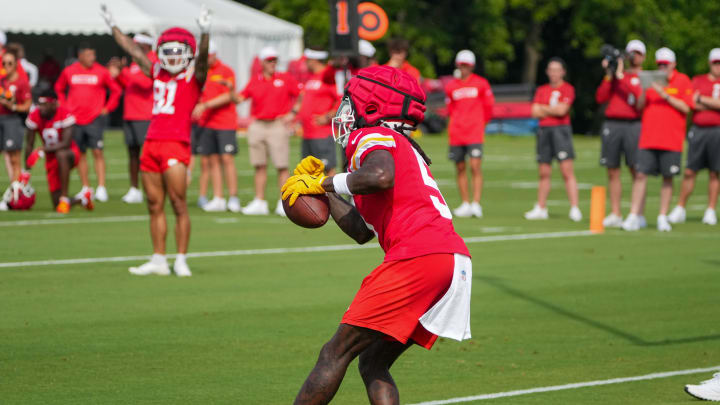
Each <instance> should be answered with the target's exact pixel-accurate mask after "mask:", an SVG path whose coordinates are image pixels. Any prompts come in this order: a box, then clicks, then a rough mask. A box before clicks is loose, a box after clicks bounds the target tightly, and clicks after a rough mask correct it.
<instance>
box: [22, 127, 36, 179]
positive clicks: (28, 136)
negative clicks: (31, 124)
mask: <svg viewBox="0 0 720 405" xmlns="http://www.w3.org/2000/svg"><path fill="white" fill-rule="evenodd" d="M34 145H35V130H34V129H30V128H28V129H26V130H25V156H24V158H23V162H24V165H25V170H30V168H29V167H28V164H27V162H28V158H29V157H30V154H31V153H32V150H33V146H34Z"/></svg>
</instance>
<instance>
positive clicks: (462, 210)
mask: <svg viewBox="0 0 720 405" xmlns="http://www.w3.org/2000/svg"><path fill="white" fill-rule="evenodd" d="M453 215H455V216H456V217H460V218H467V217H471V216H472V215H473V212H472V207H471V206H470V203H469V202H467V201H463V203H462V204H460V206H459V207H457V208H455V209H454V210H453Z"/></svg>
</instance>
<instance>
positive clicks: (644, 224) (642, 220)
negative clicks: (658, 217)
mask: <svg viewBox="0 0 720 405" xmlns="http://www.w3.org/2000/svg"><path fill="white" fill-rule="evenodd" d="M638 224H639V225H640V229H645V228H647V219H645V215H638Z"/></svg>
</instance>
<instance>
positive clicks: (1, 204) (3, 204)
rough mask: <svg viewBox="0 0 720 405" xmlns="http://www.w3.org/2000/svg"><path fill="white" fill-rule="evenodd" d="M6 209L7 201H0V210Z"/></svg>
mask: <svg viewBox="0 0 720 405" xmlns="http://www.w3.org/2000/svg"><path fill="white" fill-rule="evenodd" d="M7 210H8V206H7V203H6V202H5V201H0V211H7Z"/></svg>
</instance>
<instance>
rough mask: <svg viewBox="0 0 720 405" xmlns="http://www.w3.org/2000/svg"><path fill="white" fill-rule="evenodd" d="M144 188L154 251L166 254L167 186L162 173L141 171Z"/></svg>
mask: <svg viewBox="0 0 720 405" xmlns="http://www.w3.org/2000/svg"><path fill="white" fill-rule="evenodd" d="M140 176H141V178H142V183H143V189H144V190H145V197H146V198H147V207H148V213H149V214H150V237H151V239H152V245H153V253H155V254H159V255H165V238H166V236H167V221H166V219H165V208H164V207H165V186H164V184H163V175H162V173H156V172H141V173H140Z"/></svg>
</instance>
